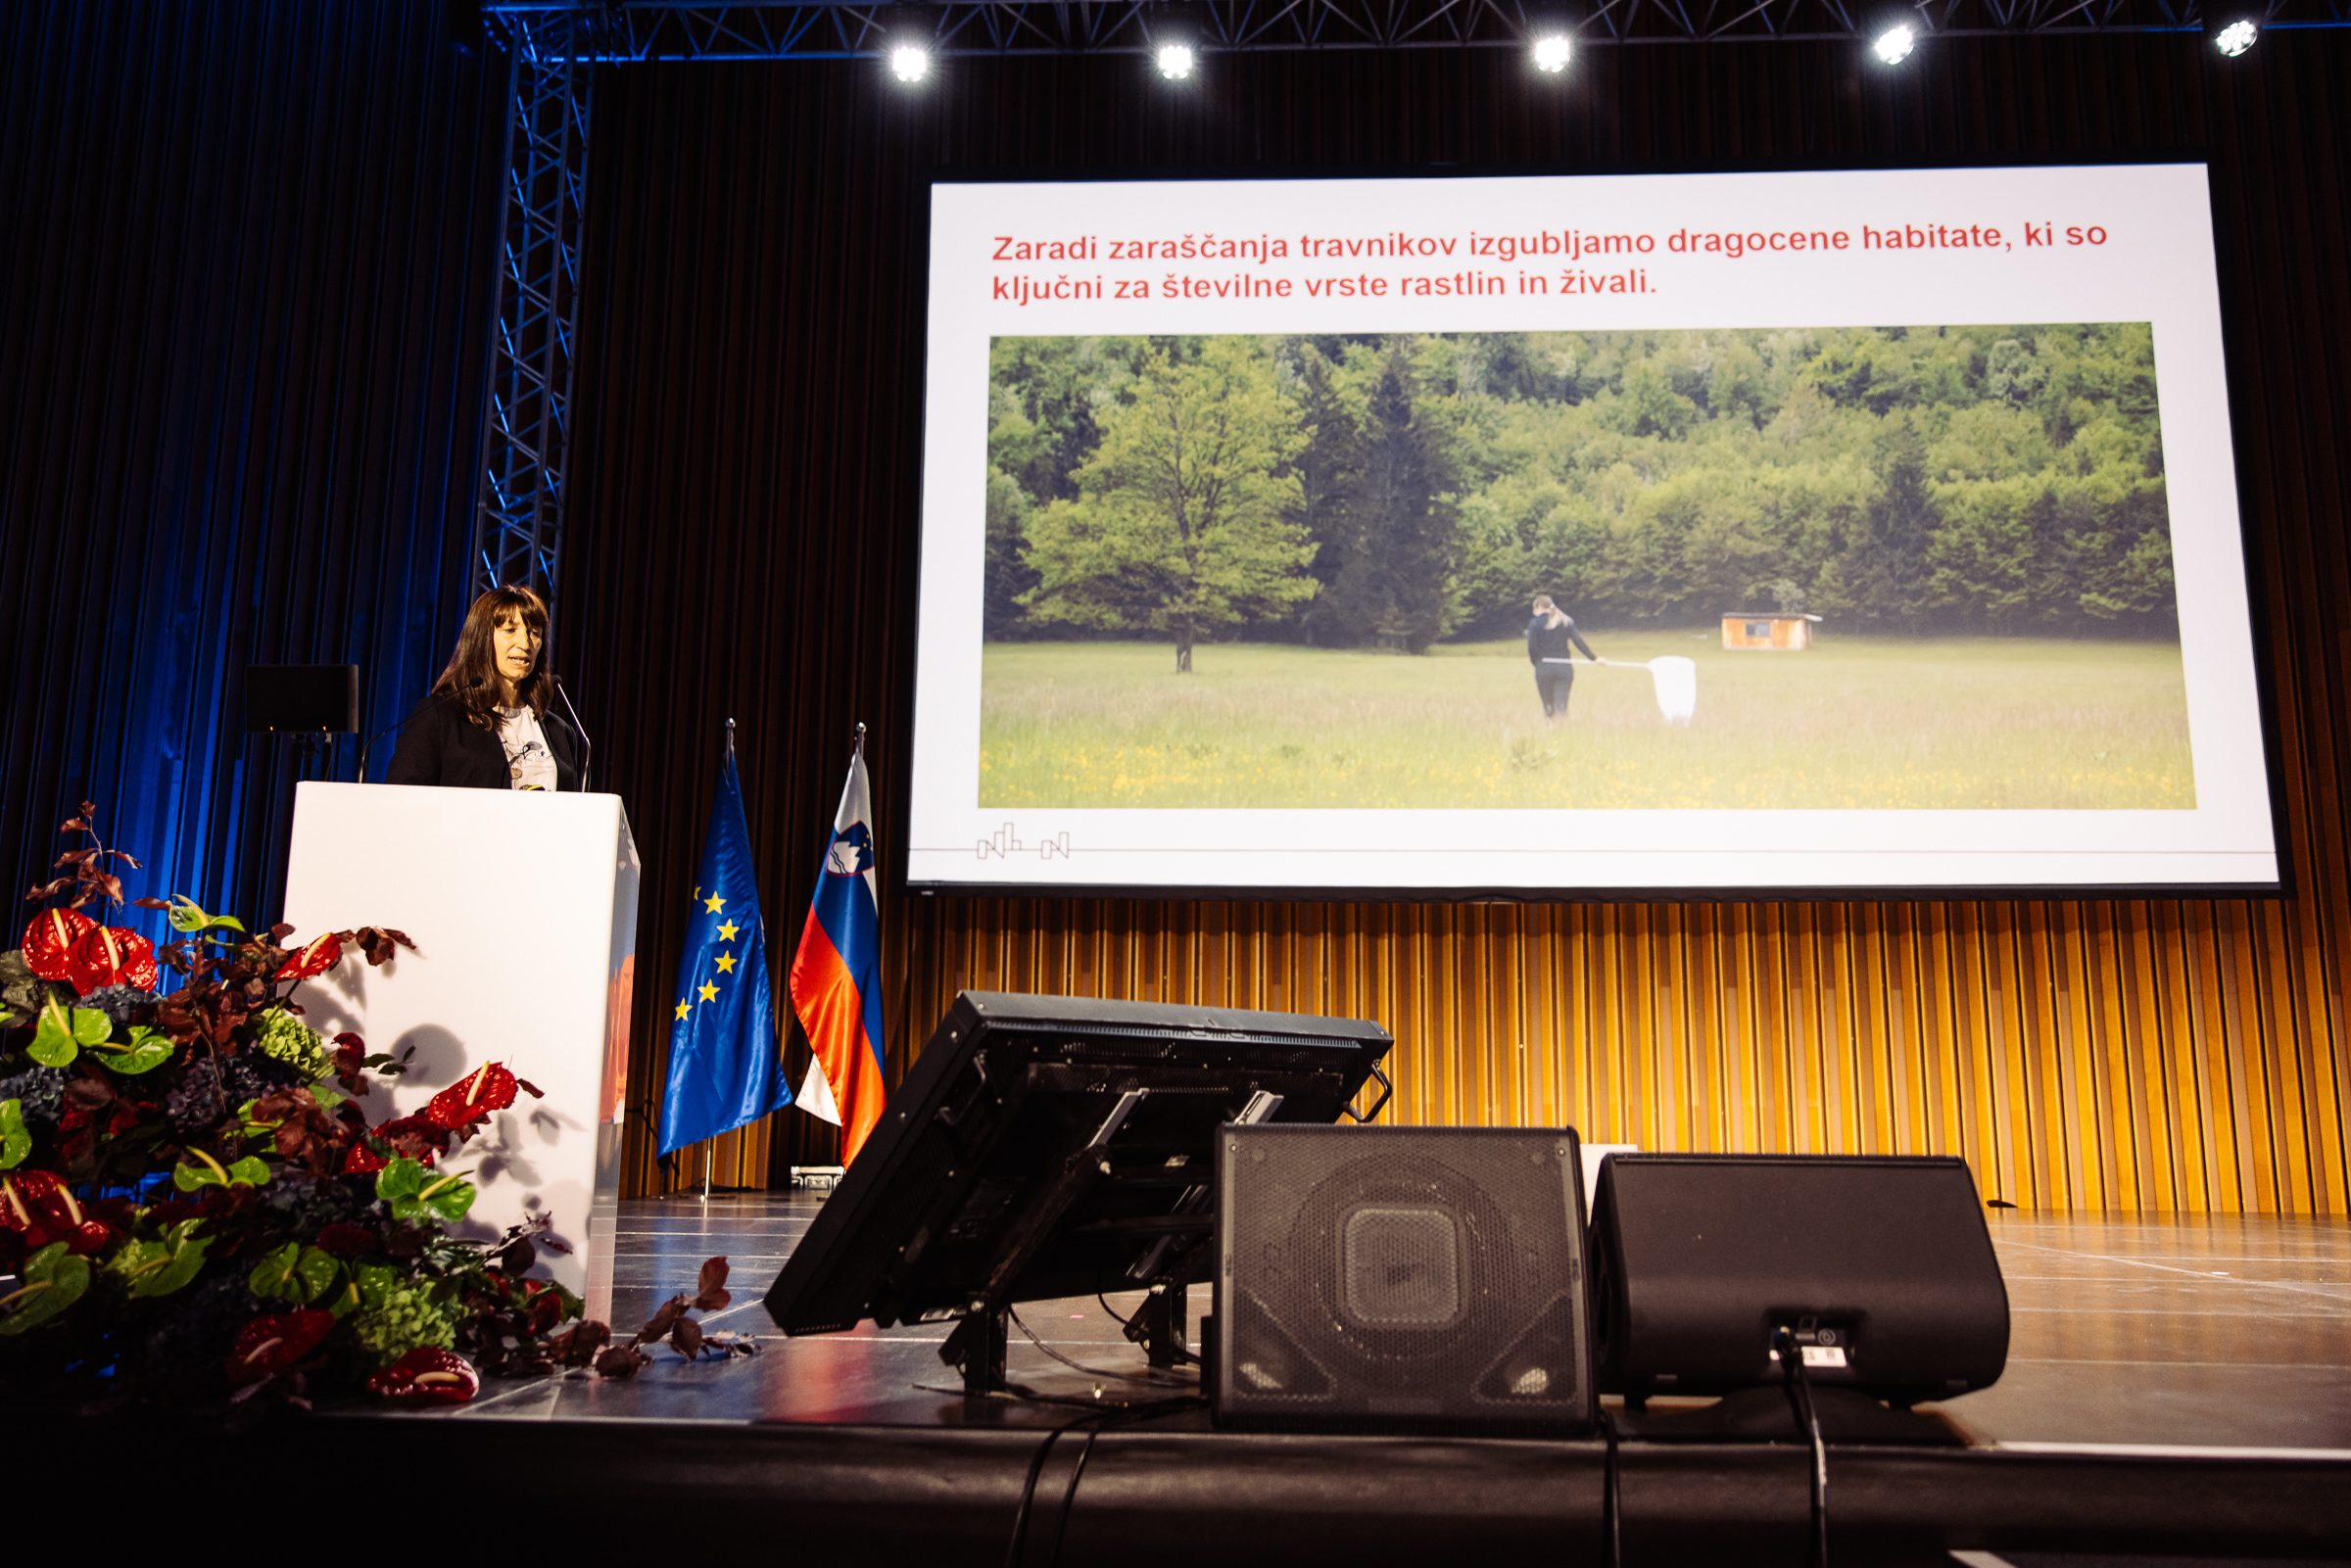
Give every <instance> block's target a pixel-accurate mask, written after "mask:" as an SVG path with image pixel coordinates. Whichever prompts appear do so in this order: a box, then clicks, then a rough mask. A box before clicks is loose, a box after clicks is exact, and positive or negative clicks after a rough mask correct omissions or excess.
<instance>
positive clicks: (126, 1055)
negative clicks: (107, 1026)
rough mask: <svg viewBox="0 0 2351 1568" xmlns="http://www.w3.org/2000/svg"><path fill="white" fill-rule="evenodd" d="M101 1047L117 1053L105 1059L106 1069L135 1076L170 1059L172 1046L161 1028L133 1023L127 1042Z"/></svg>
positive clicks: (131, 1076) (128, 1076)
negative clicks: (125, 1043) (128, 1041)
mask: <svg viewBox="0 0 2351 1568" xmlns="http://www.w3.org/2000/svg"><path fill="white" fill-rule="evenodd" d="M103 1049H105V1050H108V1051H111V1052H116V1053H119V1054H117V1055H112V1056H109V1057H108V1058H107V1059H106V1066H107V1069H108V1070H110V1071H113V1072H119V1073H120V1074H121V1075H122V1076H124V1077H126V1078H135V1077H137V1076H138V1075H139V1074H140V1073H142V1072H152V1071H154V1070H155V1069H157V1068H160V1067H162V1066H163V1065H164V1064H165V1063H167V1062H168V1061H170V1060H171V1052H172V1049H173V1046H172V1041H171V1036H169V1035H168V1034H166V1033H165V1032H164V1031H163V1030H161V1029H151V1028H149V1027H148V1026H147V1025H146V1024H144V1023H133V1024H132V1025H131V1026H130V1043H129V1044H127V1045H110V1046H106V1047H103Z"/></svg>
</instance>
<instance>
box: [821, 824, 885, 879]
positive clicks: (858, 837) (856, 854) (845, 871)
mask: <svg viewBox="0 0 2351 1568" xmlns="http://www.w3.org/2000/svg"><path fill="white" fill-rule="evenodd" d="M873 869H874V835H873V834H872V833H870V832H866V828H865V824H864V823H861V822H853V823H850V824H849V825H848V827H846V828H844V829H842V830H841V831H840V832H838V833H835V834H834V835H833V847H832V848H831V849H830V850H828V851H827V852H826V854H825V875H826V876H828V877H855V876H858V875H859V874H861V873H864V872H869V871H872V870H873Z"/></svg>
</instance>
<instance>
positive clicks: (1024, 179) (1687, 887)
mask: <svg viewBox="0 0 2351 1568" xmlns="http://www.w3.org/2000/svg"><path fill="white" fill-rule="evenodd" d="M2183 165H2192V166H2197V167H2199V168H2201V169H2202V171H2203V175H2204V181H2205V188H2206V192H2207V199H2208V204H2209V211H2210V213H2211V215H2212V230H2211V237H2212V258H2213V266H2214V276H2215V284H2216V295H2217V299H2216V306H2217V310H2218V314H2219V321H2220V341H2219V344H2218V345H2217V348H2218V352H2219V353H2220V355H2221V358H2222V367H2223V372H2224V373H2223V378H2222V388H2221V396H2222V399H2223V401H2224V404H2225V405H2226V408H2227V413H2228V418H2229V422H2230V423H2229V428H2230V444H2229V445H2230V476H2231V482H2232V484H2233V485H2234V487H2235V500H2236V507H2235V510H2236V539H2237V547H2238V552H2239V562H2240V568H2241V573H2242V582H2241V589H2242V593H2243V599H2244V607H2245V614H2246V623H2247V641H2248V655H2249V662H2250V666H2251V671H2252V675H2253V680H2254V695H2255V703H2256V709H2257V712H2256V715H2255V722H2256V727H2257V728H2258V731H2259V733H2260V736H2261V751H2262V768H2263V777H2264V781H2265V785H2266V787H2265V790H2264V795H2265V798H2266V804H2267V810H2268V818H2267V826H2268V830H2269V836H2270V844H2271V851H2270V852H2271V855H2272V858H2273V860H2274V862H2275V869H2276V877H2275V879H2273V880H2268V881H2262V880H2237V881H2221V880H2214V881H2195V882H2185V881H2110V882H2092V881H2066V882H2029V881H2017V882H2000V883H1976V882H1938V883H1926V882H1916V883H1875V882H1853V883H1839V884H1828V883H1803V884H1790V885H1765V884H1748V883H1736V884H1699V883H1690V884H1676V885H1656V884H1638V885H1606V884H1599V883H1582V884H1576V885H1572V886H1563V885H1557V884H1542V885H1533V884H1525V883H1510V882H1485V881H1481V882H1476V883H1459V884H1454V885H1449V886H1420V885H1412V884H1397V885H1377V884H1353V883H1347V884H1311V883H1306V882H1287V883H1280V884H1258V883H1242V882H1219V883H1214V884H1211V883H1197V882H1174V883H1171V882H1155V881H1149V880H1139V879H1137V880H1118V881H1101V882H1094V881H1086V882H1039V881H1015V880H1003V881H998V880H987V879H952V880H946V879H918V878H915V877H914V876H913V875H912V869H911V863H910V859H909V854H910V849H911V836H912V827H913V794H914V790H913V787H912V785H913V782H914V774H915V766H914V757H913V750H914V746H913V736H914V735H915V733H916V716H917V707H918V700H919V685H920V669H921V658H920V653H921V650H920V624H921V620H922V617H921V614H920V610H919V605H920V600H921V594H922V591H923V576H922V570H923V568H922V563H923V559H924V554H923V551H924V546H925V528H926V517H927V515H928V507H927V504H926V486H927V482H928V468H929V463H928V452H929V415H930V396H929V391H930V388H929V377H930V367H931V308H932V297H931V295H932V290H931V283H932V266H933V261H934V257H933V216H934V214H935V211H936V196H935V193H936V190H937V188H938V187H941V186H959V185H986V184H1002V183H1022V184H1062V185H1087V184H1155V183H1156V184H1179V183H1197V182H1209V181H1223V180H1231V181H1244V182H1252V183H1276V182H1287V181H1314V182H1342V181H1355V180H1372V179H1409V180H1432V181H1436V180H1464V179H1493V178H1525V177H1560V176H1572V177H1577V178H1587V177H1589V178H1608V177H1638V176H1645V175H1689V174H1716V175H1737V174H1787V173H1869V172H1880V173H1883V172H1901V171H1908V170H1920V171H1939V170H1967V169H1984V170H1998V169H2041V168H2126V167H2139V166H2183ZM2229 196H2230V192H2229V189H2228V187H2227V186H2226V184H2225V183H2224V182H2223V180H2222V179H2221V177H2220V171H2219V169H2218V167H2217V166H2216V164H2215V162H2214V160H2213V158H2212V156H2211V154H2210V153H2209V151H2208V150H2205V149H2201V148H2185V147H2183V148H2173V149H2139V150H2136V151H2133V152H2130V153H2127V154H2121V155H2109V156H2097V157H2082V156H2066V155H2062V154H2053V153H2023V154H1985V155H1981V156H1976V155H1965V154H1945V155H1942V156H1916V157H1913V156H1898V155H1879V156H1868V157H1840V158H1818V159H1806V160H1805V161H1803V162H1801V163H1796V162H1792V161H1789V160H1786V159H1711V160H1677V161H1665V162H1633V161H1625V162H1616V161H1607V162H1600V163H1594V164H1585V165H1578V166H1573V167H1561V166H1556V165H1549V164H1535V163H1523V162H1500V163H1496V162H1477V163H1462V164H1434V165H1431V164H1396V163H1384V162H1383V163H1366V164H1361V165H1357V164H1348V165H1342V166H1329V165H1313V166H1296V165H1263V166H1256V165H1241V166H1234V165H1226V164H1215V165H1197V166H1189V165H1187V166H1133V165H1125V164H1121V165H1105V166H1085V167H1081V168H1070V169H1064V168H1051V167H1046V168H1039V167H1034V166H1012V167H1007V166H968V167H967V166H954V167H948V166H933V167H931V168H929V169H927V170H925V171H924V172H923V173H922V174H921V175H920V176H918V179H917V181H916V205H917V208H918V209H919V211H918V212H917V214H915V217H916V220H915V221H914V222H913V223H912V224H910V226H909V228H910V236H911V244H912V246H913V255H912V256H911V258H910V262H911V268H912V270H913V271H914V272H915V273H916V275H917V280H918V282H917V289H918V293H919V295H920V298H919V300H918V301H916V302H915V309H914V325H915V328H916V330H915V332H914V334H913V335H912V338H911V340H910V342H909V345H908V351H907V361H908V372H909V373H908V376H907V382H906V396H907V398H908V399H909V400H910V402H911V403H912V404H913V408H912V414H913V417H912V419H911V420H910V421H909V423H910V427H911V428H912V429H913V430H914V432H915V433H916V439H915V441H914V442H913V443H912V444H911V447H910V449H909V451H908V453H907V457H906V461H907V462H909V463H910V464H911V465H912V468H913V470H914V472H913V476H912V477H913V481H914V482H913V485H912V487H911V491H912V495H913V497H914V516H913V518H912V519H911V520H910V524H911V526H910V527H909V528H908V530H907V532H906V534H905V535H904V537H905V538H906V540H907V541H908V543H909V545H910V546H911V549H912V551H913V562H914V564H913V567H912V570H913V573H914V578H915V585H914V587H915V594H916V599H917V605H918V611H917V613H916V615H914V616H913V617H911V618H910V619H909V624H908V627H907V630H906V631H905V632H904V633H903V634H902V637H903V639H904V641H903V643H902V647H903V650H904V652H905V654H906V658H905V660H904V662H903V664H902V666H901V673H900V678H899V683H900V691H901V694H902V697H903V711H904V713H905V714H906V715H907V718H906V721H905V723H904V724H903V725H902V726H899V727H896V728H898V729H899V730H900V733H901V734H902V735H903V736H904V737H905V738H906V741H907V743H906V744H905V745H904V746H903V747H902V748H901V750H902V752H903V755H902V756H901V757H899V758H897V759H895V761H894V765H893V766H892V768H891V769H890V770H889V772H890V779H891V783H892V784H893V785H895V786H897V787H895V788H893V791H892V793H893V794H894V795H895V796H896V799H895V801H894V802H893V808H894V809H892V810H891V812H890V813H889V815H890V817H891V818H892V819H893V825H894V827H895V830H896V831H895V832H892V833H891V835H890V836H891V839H892V843H891V844H890V846H889V848H888V851H887V858H886V861H885V864H886V866H887V868H888V875H889V878H890V879H891V880H892V881H893V882H894V884H895V886H896V887H897V888H898V889H899V890H900V891H901V892H903V893H906V894H909V895H914V896H919V897H925V898H930V897H937V896H945V897H950V898H965V897H969V898H1006V897H1014V898H1028V899H1052V900H1071V899H1091V898H1116V899H1162V900H1179V901H1228V902H1247V903H1348V904H1528V905H1546V904H1692V903H1716V904H1829V903H1912V902H1932V903H2006V902H2013V901H2048V900H2058V901H2073V902H2079V901H2093V900H2094V901H2111V900H2116V899H2129V900H2138V899H2170V898H2192V899H2211V898H2227V899H2251V900H2259V901H2290V900H2292V899H2293V898H2294V897H2296V896H2297V894H2296V880H2295V876H2294V868H2295V862H2296V858H2297V857H2296V855H2295V852H2294V851H2295V842H2294V839H2293V838H2292V837H2291V836H2290V835H2289V833H2288V832H2287V831H2286V830H2287V827H2288V824H2289V822H2290V820H2291V817H2290V812H2289V809H2288V807H2289V791H2288V787H2287V784H2286V780H2285V777H2284V772H2283V763H2284V750H2283V736H2282V727H2281V721H2280V716H2279V692H2278V682H2277V676H2276V673H2275V669H2274V653H2273V649H2274V632H2273V626H2272V619H2273V617H2272V606H2271V604H2270V602H2269V598H2268V596H2267V595H2266V594H2260V593H2256V592H2255V589H2256V585H2257V584H2263V583H2265V582H2266V575H2265V574H2266V568H2267V567H2268V565H2269V557H2268V553H2267V552H2266V551H2265V550H2264V549H2263V548H2262V541H2261V539H2260V537H2259V531H2258V530H2256V529H2255V528H2254V527H2253V526H2252V522H2251V517H2250V513H2251V512H2252V510H2253V507H2252V504H2251V502H2250V499H2249V498H2250V497H2252V496H2253V495H2254V494H2255V492H2254V490H2253V489H2252V487H2251V486H2250V485H2249V484H2248V479H2249V476H2250V474H2251V472H2252V470H2251V467H2250V465H2249V463H2248V460H2247V455H2246V451H2245V442H2244V438H2243V435H2242V431H2243V429H2244V428H2245V417H2244V409H2245V408H2246V406H2247V405H2248V402H2249V390H2248V387H2247V381H2248V378H2249V376H2250V374H2251V372H2250V371H2249V370H2248V369H2247V367H2246V365H2245V362H2244V361H2245V356H2244V355H2242V354H2240V353H2238V352H2237V349H2236V340H2237V338H2238V335H2239V330H2240V323H2241V322H2242V321H2243V320H2244V318H2245V315H2246V310H2245V308H2244V305H2243V294H2242V285H2241V282H2240V275H2241V271H2242V268H2243V266H2244V264H2245V263H2244V262H2243V261H2242V259H2240V258H2239V257H2238V256H2237V255H2236V254H2235V248H2234V247H2233V246H2232V245H2230V244H2226V243H2224V242H2223V233H2224V231H2225V230H2231V224H2229V223H2227V222H2225V221H2224V218H2225V217H2233V216H2234V215H2235V207H2234V204H2232V203H2231V201H2230V200H2229Z"/></svg>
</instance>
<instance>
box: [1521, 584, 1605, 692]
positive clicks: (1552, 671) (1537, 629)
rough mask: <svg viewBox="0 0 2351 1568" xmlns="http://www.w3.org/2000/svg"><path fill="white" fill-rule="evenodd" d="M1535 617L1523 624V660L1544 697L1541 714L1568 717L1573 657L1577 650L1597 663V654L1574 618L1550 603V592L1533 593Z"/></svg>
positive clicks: (1598, 656)
mask: <svg viewBox="0 0 2351 1568" xmlns="http://www.w3.org/2000/svg"><path fill="white" fill-rule="evenodd" d="M1534 611H1535V615H1534V619H1533V620H1531V621H1528V622H1527V623H1526V662H1527V663H1529V664H1531V665H1533V666H1534V667H1535V691H1536V693H1537V694H1538V695H1539V696H1541V697H1542V698H1543V716H1544V717H1545V718H1547V719H1551V720H1553V721H1554V722H1557V721H1558V720H1560V719H1564V718H1565V717H1567V693H1568V692H1569V691H1570V690H1571V689H1574V686H1575V659H1574V656H1573V653H1571V652H1570V649H1573V650H1574V652H1580V653H1581V654H1583V656H1584V657H1585V658H1586V659H1589V660H1591V661H1592V662H1593V663H1595V664H1597V663H1599V662H1600V655H1599V654H1597V653H1595V652H1593V651H1592V644H1591V643H1589V642H1586V641H1584V637H1583V634H1582V633H1581V632H1578V631H1577V630H1576V629H1575V621H1574V619H1573V617H1571V616H1569V615H1568V614H1567V612H1566V611H1564V610H1562V609H1560V608H1559V605H1557V604H1555V603H1553V602H1552V598H1551V595H1550V594H1536V595H1535V604H1534Z"/></svg>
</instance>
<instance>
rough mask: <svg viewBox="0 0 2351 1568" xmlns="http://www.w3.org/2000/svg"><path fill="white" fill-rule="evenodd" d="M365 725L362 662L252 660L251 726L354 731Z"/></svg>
mask: <svg viewBox="0 0 2351 1568" xmlns="http://www.w3.org/2000/svg"><path fill="white" fill-rule="evenodd" d="M359 727H360V667H359V666H358V665H356V664H248V665H247V666H245V728H246V729H247V730H248V731H260V730H292V731H311V732H326V733H330V734H340V735H350V734H352V733H353V732H355V731H357V730H358V729H359Z"/></svg>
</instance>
